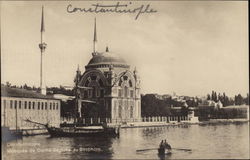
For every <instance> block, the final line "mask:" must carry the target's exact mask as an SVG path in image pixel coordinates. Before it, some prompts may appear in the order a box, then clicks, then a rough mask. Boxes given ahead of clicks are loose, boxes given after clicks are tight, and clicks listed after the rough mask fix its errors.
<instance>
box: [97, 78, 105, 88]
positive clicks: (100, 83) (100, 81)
mask: <svg viewBox="0 0 250 160" xmlns="http://www.w3.org/2000/svg"><path fill="white" fill-rule="evenodd" d="M98 82H99V85H100V86H101V87H103V86H104V85H103V82H102V80H101V79H99V81H98Z"/></svg>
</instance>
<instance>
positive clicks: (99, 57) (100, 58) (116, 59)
mask: <svg viewBox="0 0 250 160" xmlns="http://www.w3.org/2000/svg"><path fill="white" fill-rule="evenodd" d="M96 64H126V61H125V60H124V59H123V58H121V57H120V56H119V55H118V54H116V53H112V52H108V51H106V52H103V53H97V54H96V55H94V56H93V57H92V58H91V59H90V61H89V63H88V65H96Z"/></svg>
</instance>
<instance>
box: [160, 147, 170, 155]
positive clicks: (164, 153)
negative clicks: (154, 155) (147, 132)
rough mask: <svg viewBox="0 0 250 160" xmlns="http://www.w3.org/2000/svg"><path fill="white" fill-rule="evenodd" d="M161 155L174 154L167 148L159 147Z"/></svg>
mask: <svg viewBox="0 0 250 160" xmlns="http://www.w3.org/2000/svg"><path fill="white" fill-rule="evenodd" d="M158 154H159V155H169V154H172V152H171V150H169V149H165V148H158Z"/></svg>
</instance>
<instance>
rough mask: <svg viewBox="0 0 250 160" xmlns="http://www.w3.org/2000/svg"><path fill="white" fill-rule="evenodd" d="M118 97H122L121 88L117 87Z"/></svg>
mask: <svg viewBox="0 0 250 160" xmlns="http://www.w3.org/2000/svg"><path fill="white" fill-rule="evenodd" d="M118 97H122V89H118Z"/></svg>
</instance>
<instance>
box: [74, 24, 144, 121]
mask: <svg viewBox="0 0 250 160" xmlns="http://www.w3.org/2000/svg"><path fill="white" fill-rule="evenodd" d="M77 72H78V73H79V72H80V71H79V70H78V71H77ZM79 74H80V77H79V83H78V86H79V87H80V89H79V98H80V99H81V100H80V101H79V102H78V106H79V107H78V109H79V114H80V117H82V118H85V119H87V118H96V117H98V118H100V119H101V121H102V120H103V119H105V118H106V119H107V118H108V119H109V121H110V122H112V123H121V122H136V121H140V119H141V95H140V77H139V75H138V72H137V70H136V68H135V69H133V70H131V69H130V65H128V64H127V63H126V61H125V60H124V59H123V58H121V57H120V56H119V55H118V54H117V53H113V52H110V51H109V49H108V47H107V48H106V51H105V52H99V51H97V34H96V22H95V27H94V41H93V53H92V58H91V59H90V61H89V63H88V64H87V65H86V66H85V72H84V73H83V74H81V73H79Z"/></svg>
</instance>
